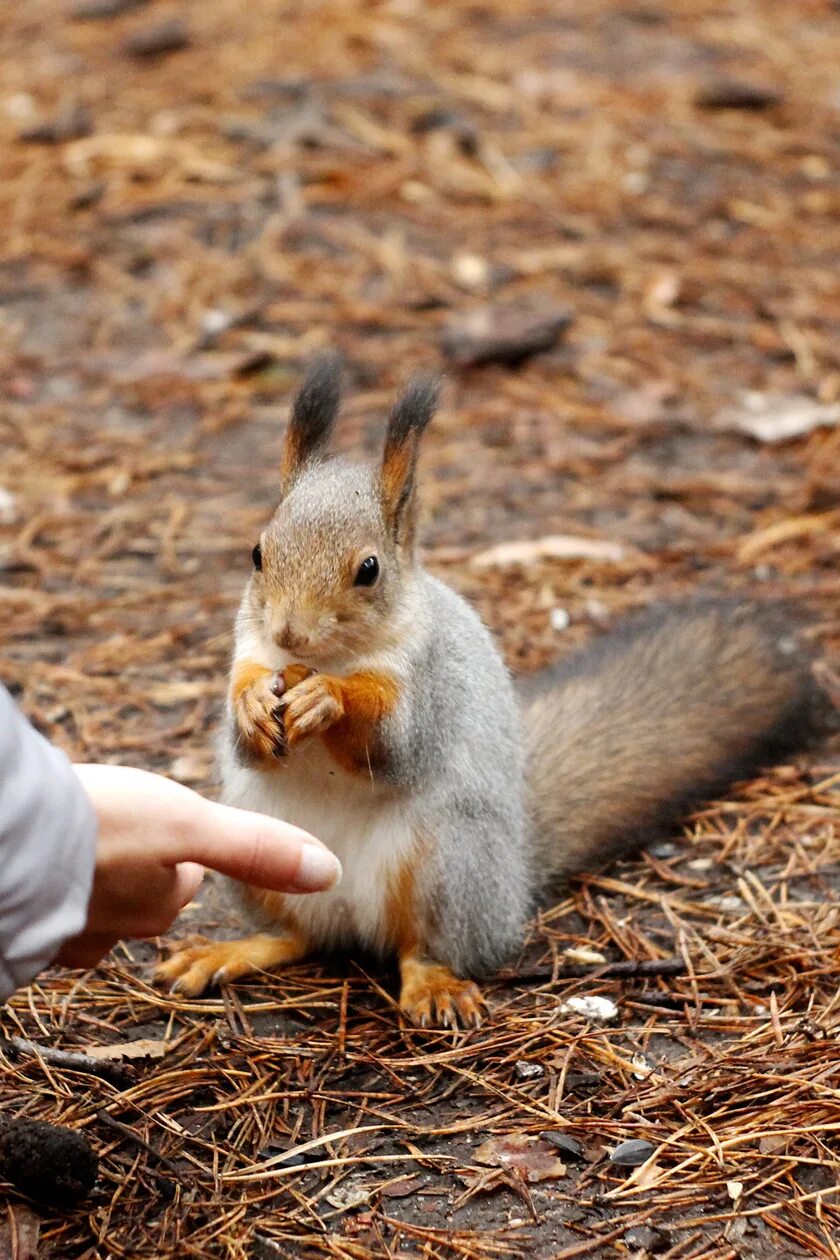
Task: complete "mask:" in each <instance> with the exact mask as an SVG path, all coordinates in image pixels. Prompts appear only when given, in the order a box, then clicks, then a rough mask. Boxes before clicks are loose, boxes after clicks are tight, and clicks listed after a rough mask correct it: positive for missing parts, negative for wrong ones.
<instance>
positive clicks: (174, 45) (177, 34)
mask: <svg viewBox="0 0 840 1260" xmlns="http://www.w3.org/2000/svg"><path fill="white" fill-rule="evenodd" d="M190 43H191V40H190V33H189V30H188V29H187V26H186V23H185V22H182V21H181V19H180V18H169V19H168V20H167V21H166V22H158V23H157V24H156V25H155V26H144V27H143V28H142V29H141V30H139V31H135V33H134V34H133V35H130V36H129V38H128V39H127V40H126V41H125V43H124V44H123V51H124V52H126V53H127V54H128V55H129V57H138V58H141V59H145V58H147V57H148V58H151V57H161V56H163V54H164V53H171V52H178V51H180V49H182V48H188V47H189V45H190Z"/></svg>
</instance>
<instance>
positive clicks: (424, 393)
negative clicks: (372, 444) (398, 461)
mask: <svg viewBox="0 0 840 1260" xmlns="http://www.w3.org/2000/svg"><path fill="white" fill-rule="evenodd" d="M439 397H440V381H439V380H438V379H437V377H435V376H425V375H424V376H415V377H412V379H411V380H410V381H409V383H408V385H407V386H406V388H405V390H404V391H403V393H402V394H401V395H400V397H399V398H398V399H397V401H396V402H395V403H394V406H393V408H392V410H391V414H390V416H389V417H388V434H387V437H386V446H391V445H393V446H401V445H402V444H403V443H404V442H405V441H406V439H407V438H408V437H409V435H410V434H411V433H416V434H417V435H418V437H419V435H420V434H421V433H422V432H423V430H424V429H425V427H426V425H427V424H428V423H429V421H430V420H431V418H432V416H433V415H434V414H435V409H436V407H437V405H438V399H439Z"/></svg>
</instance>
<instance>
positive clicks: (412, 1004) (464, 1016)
mask: <svg viewBox="0 0 840 1260" xmlns="http://www.w3.org/2000/svg"><path fill="white" fill-rule="evenodd" d="M400 1010H401V1011H402V1012H403V1014H404V1015H405V1016H406V1017H407V1018H408V1019H409V1020H410V1021H411V1022H412V1024H415V1025H417V1027H419V1028H435V1027H444V1028H452V1029H455V1028H478V1027H479V1025H480V1024H481V1023H482V1021H483V1020H484V1017H485V1015H486V1014H487V1003H486V1002H485V1001H484V998H483V997H482V994H481V990H480V989H479V987H478V985H476V984H473V982H472V981H471V980H461V979H459V978H458V976H455V975H453V974H452V972H451V971H450V970H449V968H448V967H443V966H441V965H440V964H439V963H426V962H419V961H415V960H412V961H411V962H410V963H409V964H408V965H407V966H406V965H405V964H403V983H402V989H401V991H400Z"/></svg>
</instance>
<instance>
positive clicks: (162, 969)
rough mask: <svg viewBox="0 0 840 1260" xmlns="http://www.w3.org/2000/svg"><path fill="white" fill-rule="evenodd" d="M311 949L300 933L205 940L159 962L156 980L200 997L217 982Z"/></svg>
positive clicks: (287, 960)
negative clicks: (234, 939) (231, 939)
mask: <svg viewBox="0 0 840 1260" xmlns="http://www.w3.org/2000/svg"><path fill="white" fill-rule="evenodd" d="M307 952H308V947H307V944H306V942H305V941H304V940H303V938H302V937H300V936H295V935H293V934H291V933H290V934H288V935H285V936H268V935H267V934H264V933H260V934H259V935H256V936H247V937H245V938H244V940H238V941H202V942H201V943H200V944H195V945H188V946H186V947H185V948H184V949H176V950H175V951H174V953H173V954H172V955H171V956H170V957H169V958H167V959H166V960H165V962H162V963H159V964H158V966H157V968H156V969H155V980H156V981H157V983H158V984H162V985H166V986H168V987H169V990H170V992H172V993H183V994H184V995H185V996H186V997H198V996H199V994H201V993H203V992H204V991H205V989H209V988H211V987H212V986H213V985H216V984H228V983H229V982H230V981H231V980H239V979H241V978H242V977H243V976H249V975H253V974H254V973H255V972H258V971H272V970H273V969H274V968H275V967H281V966H283V965H284V964H285V963H292V962H298V961H299V960H300V959H301V958H303V957H304V956H305V955H306V953H307Z"/></svg>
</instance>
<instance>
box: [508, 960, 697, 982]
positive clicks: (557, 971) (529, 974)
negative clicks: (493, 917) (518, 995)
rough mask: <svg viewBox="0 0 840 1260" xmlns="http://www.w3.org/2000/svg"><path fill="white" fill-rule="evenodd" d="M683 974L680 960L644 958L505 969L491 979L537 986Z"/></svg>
mask: <svg viewBox="0 0 840 1260" xmlns="http://www.w3.org/2000/svg"><path fill="white" fill-rule="evenodd" d="M686 971H687V968H686V965H685V962H684V961H683V959H682V958H648V959H645V960H644V961H643V962H614V963H593V964H589V963H574V964H571V965H569V966H567V967H552V966H551V965H550V964H544V965H540V966H537V967H530V968H527V969H526V970H524V971H517V970H516V969H515V968H513V967H508V968H506V969H505V970H504V971H497V972H496V975H495V977H494V978H495V979H496V980H509V981H512V982H514V983H516V984H523V983H524V984H531V983H534V984H537V983H540V982H542V981H544V980H636V979H638V978H639V977H642V976H645V977H650V976H684V975H685V974H686Z"/></svg>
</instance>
